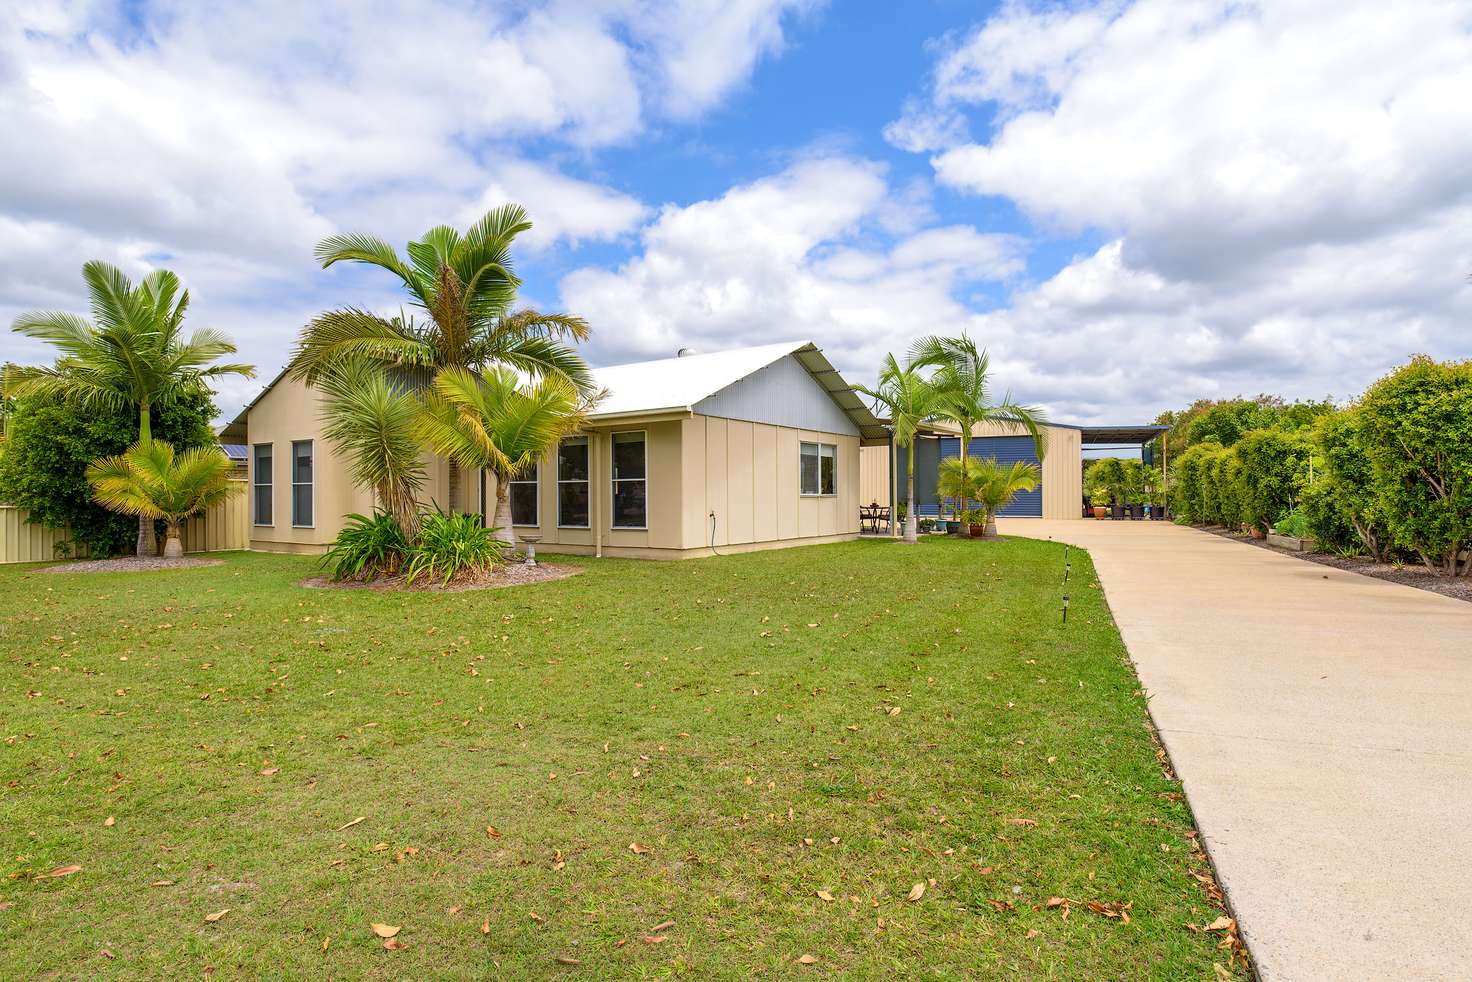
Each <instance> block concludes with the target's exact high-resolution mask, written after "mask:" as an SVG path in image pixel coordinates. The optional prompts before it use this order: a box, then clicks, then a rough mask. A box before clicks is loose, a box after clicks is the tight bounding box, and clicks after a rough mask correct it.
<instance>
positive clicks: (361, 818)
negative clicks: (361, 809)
mask: <svg viewBox="0 0 1472 982" xmlns="http://www.w3.org/2000/svg"><path fill="white" fill-rule="evenodd" d="M366 821H368V816H367V815H359V816H358V817H357V818H355V819H353V820H352V821H351V822H349V823H348V824H346V825H339V826H338V827H337V828H336V829H334V830H333V831H335V832H341V831H342V830H343V829H350V828H352V827H353V826H354V825H357V824H358V823H359V822H366Z"/></svg>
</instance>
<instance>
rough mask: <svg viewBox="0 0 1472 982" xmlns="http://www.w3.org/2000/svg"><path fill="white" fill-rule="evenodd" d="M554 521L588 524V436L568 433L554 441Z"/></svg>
mask: <svg viewBox="0 0 1472 982" xmlns="http://www.w3.org/2000/svg"><path fill="white" fill-rule="evenodd" d="M557 524H558V525H561V526H563V527H565V528H581V529H585V528H587V527H588V438H587V437H585V436H570V437H568V438H567V439H565V440H563V441H562V442H561V443H559V444H558V445H557Z"/></svg>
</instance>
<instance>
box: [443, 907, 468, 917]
mask: <svg viewBox="0 0 1472 982" xmlns="http://www.w3.org/2000/svg"><path fill="white" fill-rule="evenodd" d="M464 909H465V908H464V907H462V906H461V905H460V904H456V905H455V906H453V907H451V908H450V909H449V910H447V911H445V913H446V914H450V915H452V916H453V915H455V914H458V913H460V912H461V911H462V910H464Z"/></svg>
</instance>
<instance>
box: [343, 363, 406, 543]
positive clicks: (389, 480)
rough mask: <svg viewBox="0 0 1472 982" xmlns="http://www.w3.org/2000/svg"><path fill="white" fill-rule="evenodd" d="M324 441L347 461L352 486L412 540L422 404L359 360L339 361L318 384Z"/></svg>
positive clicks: (375, 367) (379, 370)
mask: <svg viewBox="0 0 1472 982" xmlns="http://www.w3.org/2000/svg"><path fill="white" fill-rule="evenodd" d="M317 387H318V388H319V389H320V390H321V391H322V394H323V400H322V407H321V410H320V414H321V417H322V421H323V422H324V423H325V424H326V426H325V429H324V434H325V435H326V437H327V439H328V440H329V441H330V442H331V443H332V444H333V445H334V446H335V447H336V448H337V450H338V452H340V453H342V454H343V455H344V456H346V457H347V459H348V472H349V474H350V475H351V477H352V479H353V483H355V484H357V485H358V486H359V487H363V488H369V489H371V490H372V491H373V493H374V496H375V497H376V498H377V504H378V507H379V508H382V509H383V510H384V511H386V512H388V513H389V514H390V515H392V516H393V518H394V521H395V522H397V523H398V525H399V528H401V529H402V530H403V531H404V534H405V535H406V536H408V537H412V536H413V535H414V533H415V531H416V530H417V529H418V528H419V491H420V489H421V488H423V487H424V462H423V460H422V459H421V452H420V444H419V439H418V435H417V434H416V432H415V426H416V425H417V423H418V419H419V413H420V410H421V404H420V402H419V398H418V396H417V395H416V394H415V393H414V392H413V390H412V389H410V388H409V386H408V385H407V384H403V383H395V382H394V381H393V380H392V379H391V378H390V377H389V375H388V373H387V372H386V371H385V370H384V369H383V367H382V366H380V365H377V364H374V363H373V362H370V361H369V360H368V359H366V358H363V357H362V356H361V355H353V356H349V357H347V358H344V359H341V360H339V361H338V362H336V363H334V364H333V365H332V366H331V367H330V368H328V369H327V370H325V371H323V372H322V373H321V374H320V375H319V376H318V379H317Z"/></svg>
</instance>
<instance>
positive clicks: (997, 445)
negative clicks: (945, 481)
mask: <svg viewBox="0 0 1472 982" xmlns="http://www.w3.org/2000/svg"><path fill="white" fill-rule="evenodd" d="M966 454H967V456H970V457H995V458H996V459H997V463H999V464H1010V463H1012V462H1013V461H1017V460H1020V461H1023V462H1024V463H1028V464H1032V465H1033V466H1035V467H1036V466H1038V451H1037V447H1036V446H1035V445H1034V444H1033V442H1032V437H1030V436H985V437H973V438H972V439H971V440H970V441H969V442H967V444H966ZM940 456H941V459H942V460H944V459H945V458H947V457H959V456H961V438H960V437H952V438H950V439H945V440H941V441H940ZM916 469H917V470H918V469H919V468H918V467H917V468H916ZM1039 470H1041V468H1040V467H1039ZM917 510H918V509H917ZM997 514H998V515H1001V516H1003V517H1005V518H1042V517H1043V483H1042V481H1039V482H1038V486H1037V487H1036V488H1034V489H1033V490H1031V491H1024V492H1022V493H1021V494H1019V495H1017V496H1016V497H1015V498H1013V499H1012V500H1011V501H1010V502H1008V503H1007V506H1006V507H1005V508H1003V509H1002V510H1001V511H999V512H997Z"/></svg>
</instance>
